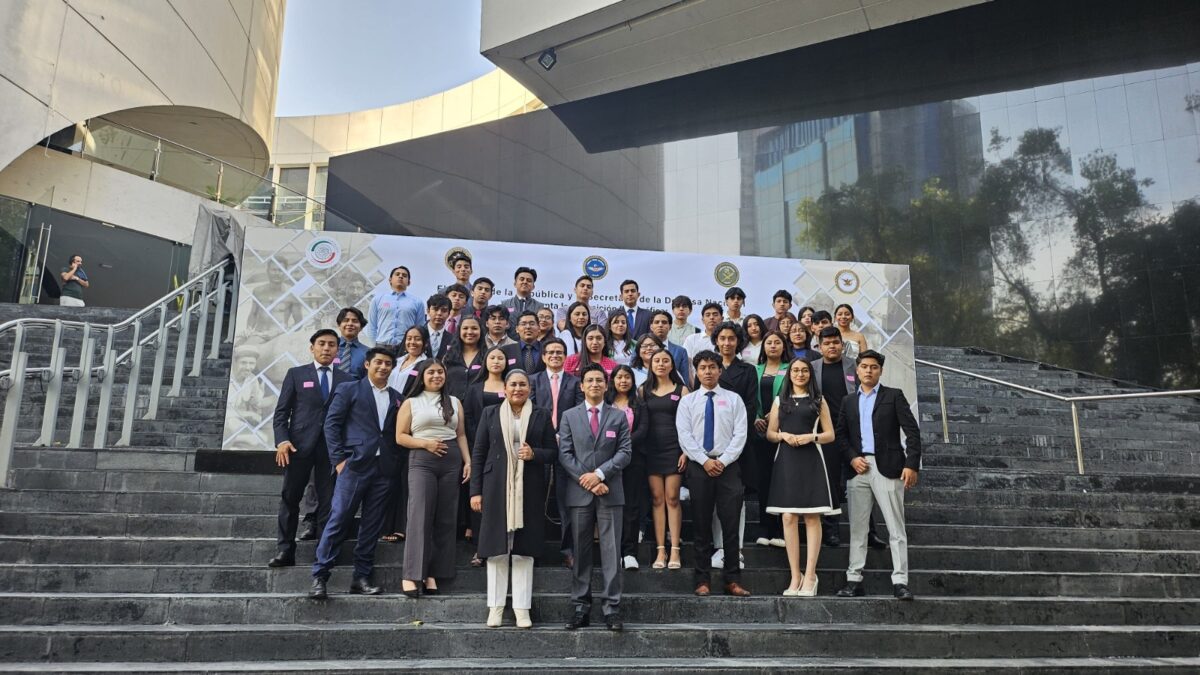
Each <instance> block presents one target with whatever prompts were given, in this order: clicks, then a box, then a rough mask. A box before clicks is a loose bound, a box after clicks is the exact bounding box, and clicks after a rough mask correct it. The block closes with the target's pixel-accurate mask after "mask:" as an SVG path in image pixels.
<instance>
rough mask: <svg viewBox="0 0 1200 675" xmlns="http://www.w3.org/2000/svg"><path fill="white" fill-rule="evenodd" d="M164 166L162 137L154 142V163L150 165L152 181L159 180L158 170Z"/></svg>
mask: <svg viewBox="0 0 1200 675" xmlns="http://www.w3.org/2000/svg"><path fill="white" fill-rule="evenodd" d="M161 167H162V139H161V138H159V139H158V140H157V141H155V143H154V163H153V164H152V165H151V166H150V180H151V182H153V181H156V180H158V171H159V169H160V168H161Z"/></svg>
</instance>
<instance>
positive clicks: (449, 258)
mask: <svg viewBox="0 0 1200 675" xmlns="http://www.w3.org/2000/svg"><path fill="white" fill-rule="evenodd" d="M460 255H465V256H467V258H469V259H471V260H474V259H475V256H473V255H471V252H470V251H468V250H467V249H465V248H463V247H461V246H455V247H454V248H452V249H450V250H449V251H446V256H445V257H444V258H443V260H444V262H445V263H446V269H448V270H450V271H451V272H453V271H454V262H455V260H457V259H458V256H460Z"/></svg>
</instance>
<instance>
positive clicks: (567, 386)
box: [531, 370, 583, 428]
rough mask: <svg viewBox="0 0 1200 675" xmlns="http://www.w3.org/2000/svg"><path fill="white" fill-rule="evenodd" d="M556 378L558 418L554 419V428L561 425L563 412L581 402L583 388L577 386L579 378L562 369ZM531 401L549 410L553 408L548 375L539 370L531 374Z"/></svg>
mask: <svg viewBox="0 0 1200 675" xmlns="http://www.w3.org/2000/svg"><path fill="white" fill-rule="evenodd" d="M561 375H562V377H560V378H559V380H558V419H557V420H555V421H554V424H555V428H558V427H559V426H561V425H562V416H563V413H565V412H566V411H568V410H570V409H571V408H574V407H575V406H577V405H579V404H580V403H583V390H582V389H580V388H579V378H578V377H575V376H574V375H571V374H569V373H567V371H565V370H564V371H562V373H561ZM531 384H532V391H533V403H534V405H536V406H537V407H539V408H541V409H542V410H545V411H546V412H550V411H552V410H553V409H554V395H553V394H552V393H551V392H550V375H549V373H547V372H546V371H544V370H543V371H541V372H540V373H537V374H535V375H534V376H533V382H532V383H531Z"/></svg>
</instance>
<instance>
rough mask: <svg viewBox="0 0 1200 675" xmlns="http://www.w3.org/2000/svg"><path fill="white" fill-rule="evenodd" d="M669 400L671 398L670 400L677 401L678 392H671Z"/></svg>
mask: <svg viewBox="0 0 1200 675" xmlns="http://www.w3.org/2000/svg"><path fill="white" fill-rule="evenodd" d="M671 400H672V401H678V400H679V394H671Z"/></svg>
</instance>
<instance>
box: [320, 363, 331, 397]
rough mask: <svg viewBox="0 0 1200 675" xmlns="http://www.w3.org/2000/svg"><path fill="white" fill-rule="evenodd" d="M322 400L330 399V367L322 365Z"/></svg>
mask: <svg viewBox="0 0 1200 675" xmlns="http://www.w3.org/2000/svg"><path fill="white" fill-rule="evenodd" d="M321 400H322V401H328V400H329V367H328V366H321Z"/></svg>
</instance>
